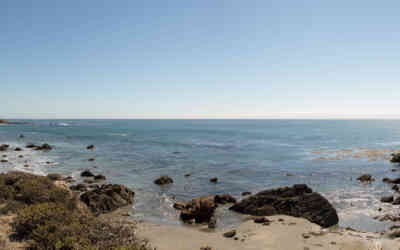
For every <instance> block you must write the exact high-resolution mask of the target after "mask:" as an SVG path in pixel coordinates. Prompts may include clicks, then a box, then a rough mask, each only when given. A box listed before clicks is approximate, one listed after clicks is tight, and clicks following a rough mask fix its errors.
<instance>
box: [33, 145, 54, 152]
mask: <svg viewBox="0 0 400 250" xmlns="http://www.w3.org/2000/svg"><path fill="white" fill-rule="evenodd" d="M52 149H53V147H52V146H50V145H49V144H47V143H45V144H43V145H42V146H36V147H35V150H43V151H49V150H52Z"/></svg>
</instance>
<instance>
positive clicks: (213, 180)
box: [210, 177, 218, 183]
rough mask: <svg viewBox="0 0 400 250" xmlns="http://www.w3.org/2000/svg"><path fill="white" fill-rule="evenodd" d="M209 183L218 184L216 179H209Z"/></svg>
mask: <svg viewBox="0 0 400 250" xmlns="http://www.w3.org/2000/svg"><path fill="white" fill-rule="evenodd" d="M210 182H212V183H217V182H218V178H217V177H214V178H211V179H210Z"/></svg>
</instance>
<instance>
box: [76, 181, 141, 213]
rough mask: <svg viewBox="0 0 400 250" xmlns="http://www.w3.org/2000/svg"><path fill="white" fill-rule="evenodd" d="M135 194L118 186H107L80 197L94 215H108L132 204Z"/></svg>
mask: <svg viewBox="0 0 400 250" xmlns="http://www.w3.org/2000/svg"><path fill="white" fill-rule="evenodd" d="M134 195H135V193H134V192H133V191H132V190H131V189H129V188H127V187H125V186H124V185H118V184H107V185H102V186H101V187H98V188H95V189H94V190H92V191H88V192H86V193H84V194H82V195H81V200H82V201H83V202H84V203H85V204H86V205H87V206H88V207H89V208H90V210H91V211H92V212H93V213H94V214H101V213H108V212H112V211H115V210H116V209H118V208H120V207H124V206H127V205H129V204H132V203H133V197H134Z"/></svg>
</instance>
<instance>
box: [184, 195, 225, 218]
mask: <svg viewBox="0 0 400 250" xmlns="http://www.w3.org/2000/svg"><path fill="white" fill-rule="evenodd" d="M216 208H217V205H216V204H215V202H214V197H212V196H203V197H199V198H195V199H193V200H191V201H190V202H188V203H186V205H185V207H184V208H183V210H182V211H181V214H180V218H181V219H182V221H184V222H189V221H192V220H194V221H195V222H196V223H205V222H207V223H208V222H210V219H211V218H212V217H213V215H214V212H215V209H216Z"/></svg>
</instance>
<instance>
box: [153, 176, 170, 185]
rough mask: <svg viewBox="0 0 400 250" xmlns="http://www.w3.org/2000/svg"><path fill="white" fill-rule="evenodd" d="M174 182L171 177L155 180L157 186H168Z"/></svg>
mask: <svg viewBox="0 0 400 250" xmlns="http://www.w3.org/2000/svg"><path fill="white" fill-rule="evenodd" d="M173 182H174V180H172V178H171V177H169V176H161V177H159V178H157V179H156V180H154V184H157V185H166V184H171V183H173Z"/></svg>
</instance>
